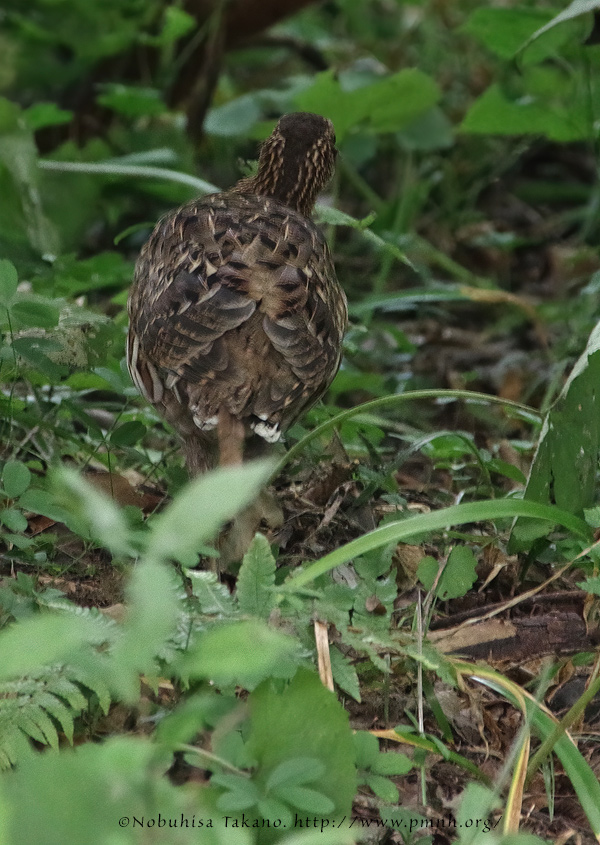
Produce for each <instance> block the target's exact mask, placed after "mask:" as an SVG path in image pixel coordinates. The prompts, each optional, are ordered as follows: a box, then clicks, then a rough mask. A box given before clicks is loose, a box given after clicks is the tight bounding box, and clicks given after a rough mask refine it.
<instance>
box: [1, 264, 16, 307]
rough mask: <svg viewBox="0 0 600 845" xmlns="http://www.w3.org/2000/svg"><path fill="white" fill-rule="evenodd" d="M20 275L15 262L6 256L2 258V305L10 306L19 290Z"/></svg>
mask: <svg viewBox="0 0 600 845" xmlns="http://www.w3.org/2000/svg"><path fill="white" fill-rule="evenodd" d="M18 284H19V277H18V275H17V269H16V267H15V265H14V264H12V263H11V262H10V261H7V260H6V259H5V258H3V259H1V260H0V306H2V307H3V308H8V306H9V305H10V303H11V302H12V299H13V297H14V295H15V293H16V292H17V285H18Z"/></svg>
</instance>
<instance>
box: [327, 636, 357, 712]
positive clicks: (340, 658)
mask: <svg viewBox="0 0 600 845" xmlns="http://www.w3.org/2000/svg"><path fill="white" fill-rule="evenodd" d="M330 657H331V670H332V672H333V680H334V681H335V682H336V684H337V685H338V687H339V688H340V689H341V690H343V691H344V692H346V693H348V695H350V696H351V697H352V698H353V699H354V700H355V701H358V702H359V703H360V701H361V697H360V684H359V682H358V675H357V674H356V669H355V668H354V666H353V665H352V663H351V662H350V660H349V659H348V658H347V657H346V656H345V655H344V654H342V652H341V651H340V650H339V649H338V648H337V646H332V648H331V653H330Z"/></svg>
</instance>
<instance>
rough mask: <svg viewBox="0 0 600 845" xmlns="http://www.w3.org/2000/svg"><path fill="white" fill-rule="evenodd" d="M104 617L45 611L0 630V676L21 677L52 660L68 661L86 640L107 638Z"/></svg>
mask: <svg viewBox="0 0 600 845" xmlns="http://www.w3.org/2000/svg"><path fill="white" fill-rule="evenodd" d="M105 639H106V627H105V624H104V620H103V619H100V620H97V619H94V618H93V617H91V616H66V615H62V614H60V615H59V614H50V613H46V614H43V615H40V616H35V617H34V618H32V619H27V620H24V621H19V622H18V623H15V624H13V625H11V626H10V627H9V628H8V629H7V630H5V631H2V632H1V633H0V653H1V654H2V661H1V663H0V680H8V679H10V678H16V677H21V676H23V675H26V674H28V673H30V672H32V671H34V670H36V669H39V668H40V667H42V666H45V665H47V664H49V663H57V662H65V661H67V660H68V659H69V658H70V657H73V656H74V655H75V654H76V653H77V652H80V651H81V650H82V649H83V648H84V647H85V645H86V644H92V645H97V644H100V643H102V642H103V641H105Z"/></svg>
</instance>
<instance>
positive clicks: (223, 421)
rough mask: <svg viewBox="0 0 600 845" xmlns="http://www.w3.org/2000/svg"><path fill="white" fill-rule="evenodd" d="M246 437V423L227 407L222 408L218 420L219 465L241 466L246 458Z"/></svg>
mask: <svg viewBox="0 0 600 845" xmlns="http://www.w3.org/2000/svg"><path fill="white" fill-rule="evenodd" d="M244 437H245V431H244V423H242V422H240V420H238V419H237V418H236V417H234V416H233V414H230V413H229V411H228V410H227V409H226V408H220V409H219V421H218V422H217V438H218V442H219V466H221V467H232V466H241V463H242V461H243V459H244Z"/></svg>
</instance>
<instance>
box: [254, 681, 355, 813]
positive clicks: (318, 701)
mask: <svg viewBox="0 0 600 845" xmlns="http://www.w3.org/2000/svg"><path fill="white" fill-rule="evenodd" d="M248 704H249V707H250V713H251V717H250V732H249V736H248V752H249V753H250V754H251V755H252V756H253V757H254V758H255V759H256V760H257V763H258V770H257V774H258V775H259V776H263V777H265V778H268V777H269V776H270V775H271V774H272V773H273V772H274V771H275V770H276V769H277V767H278V766H279V765H280V764H281V763H282V762H284V761H286V760H290V759H291V758H294V757H310V758H314V759H317V760H319V761H320V762H321V764H322V765H323V766H324V771H323V774H322V775H320V776H319V777H317V778H315V779H314V780H312V781H311V788H312V789H314V790H316V791H318V792H320V793H322V794H323V795H325V796H326V797H327V798H329V799H330V800H331V801H332V802H333V805H334V809H333V810H332V811H331V814H330V815H332V816H343V815H345V814H346V813H349V812H350V807H351V804H352V799H353V797H354V795H355V792H356V771H355V766H354V744H353V740H352V732H351V730H350V726H349V722H348V714H347V713H346V712H345V711H344V709H343V708H342V706H341V705H340V704H339V703H338V701H337V699H336V697H335V696H334V695H333V694H332V693H330V692H329V691H328V690H326V689H325V688H324V687H323V685H322V684H321V682H320V680H319V678H318V676H317V675H316V674H315V673H313V672H310V671H308V670H306V669H300V670H298V672H297V673H296V675H295V677H294V678H293V680H292V681H291V682H290V684H288V685H287V686H286V687H285V689H283V690H282V691H281V692H276V691H275V689H274V687H273V685H272V684H270V683H269V682H265V683H263V684H261V686H260V687H258V688H257V689H256V690H254V692H253V693H251V695H250V697H249V700H248ZM293 726H303V729H302V730H299V729H294V727H293Z"/></svg>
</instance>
